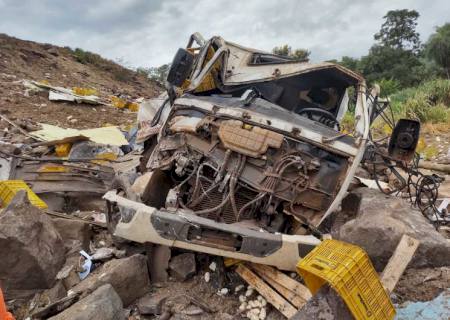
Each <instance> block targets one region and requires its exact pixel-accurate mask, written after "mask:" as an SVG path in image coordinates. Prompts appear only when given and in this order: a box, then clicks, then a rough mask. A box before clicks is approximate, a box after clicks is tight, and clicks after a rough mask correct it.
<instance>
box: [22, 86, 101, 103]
mask: <svg viewBox="0 0 450 320" xmlns="http://www.w3.org/2000/svg"><path fill="white" fill-rule="evenodd" d="M30 83H31V85H34V86H35V87H38V88H41V89H46V90H48V99H49V100H51V101H67V102H76V103H88V104H104V103H103V102H102V101H100V97H98V96H94V95H90V96H89V95H87V96H83V95H78V94H76V93H74V92H73V90H72V89H67V88H63V87H55V86H51V85H48V84H45V83H41V82H37V81H31V82H30ZM30 83H27V85H26V86H28V88H29V87H30ZM24 85H25V84H24Z"/></svg>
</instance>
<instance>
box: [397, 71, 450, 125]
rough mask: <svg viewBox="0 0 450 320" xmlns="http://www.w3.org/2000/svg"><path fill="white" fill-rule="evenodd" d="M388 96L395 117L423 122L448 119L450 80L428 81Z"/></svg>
mask: <svg viewBox="0 0 450 320" xmlns="http://www.w3.org/2000/svg"><path fill="white" fill-rule="evenodd" d="M390 98H391V106H392V109H393V111H394V113H395V114H396V115H397V117H404V116H406V117H408V118H413V119H419V120H420V121H421V122H423V123H425V122H432V123H444V122H448V121H449V120H450V80H445V79H437V80H432V81H428V82H425V83H423V84H422V85H420V86H418V87H415V88H407V89H403V90H400V91H398V92H396V93H395V94H393V95H392V96H391V97H390Z"/></svg>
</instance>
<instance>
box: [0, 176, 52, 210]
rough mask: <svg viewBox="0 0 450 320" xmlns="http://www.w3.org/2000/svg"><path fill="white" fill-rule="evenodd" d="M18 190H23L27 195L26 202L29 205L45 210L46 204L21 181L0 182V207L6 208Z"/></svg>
mask: <svg viewBox="0 0 450 320" xmlns="http://www.w3.org/2000/svg"><path fill="white" fill-rule="evenodd" d="M19 190H25V191H26V192H27V194H28V200H30V202H31V204H32V205H34V206H36V207H38V208H41V209H47V208H48V207H47V204H46V203H45V202H44V201H42V200H41V198H39V197H38V196H37V194H36V193H34V192H33V190H31V188H30V187H29V186H28V185H27V184H26V183H25V181H23V180H3V181H0V199H1V206H2V207H6V206H7V205H8V204H9V203H10V202H11V200H12V199H13V198H14V196H15V195H16V194H17V192H18V191H19Z"/></svg>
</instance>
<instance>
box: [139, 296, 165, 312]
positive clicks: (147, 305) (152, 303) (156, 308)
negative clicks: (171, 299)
mask: <svg viewBox="0 0 450 320" xmlns="http://www.w3.org/2000/svg"><path fill="white" fill-rule="evenodd" d="M165 300H166V297H164V296H158V295H155V294H153V295H150V294H147V295H145V296H143V297H142V298H140V299H139V301H138V303H137V308H138V311H139V313H140V314H144V315H147V314H149V315H159V314H161V312H162V305H163V303H164V301H165Z"/></svg>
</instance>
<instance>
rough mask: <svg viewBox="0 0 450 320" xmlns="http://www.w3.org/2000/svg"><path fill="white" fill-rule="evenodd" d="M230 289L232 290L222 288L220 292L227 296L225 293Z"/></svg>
mask: <svg viewBox="0 0 450 320" xmlns="http://www.w3.org/2000/svg"><path fill="white" fill-rule="evenodd" d="M229 291H230V290H229V289H228V288H222V289H220V294H221V295H223V296H225V295H227V294H228V292H229Z"/></svg>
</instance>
